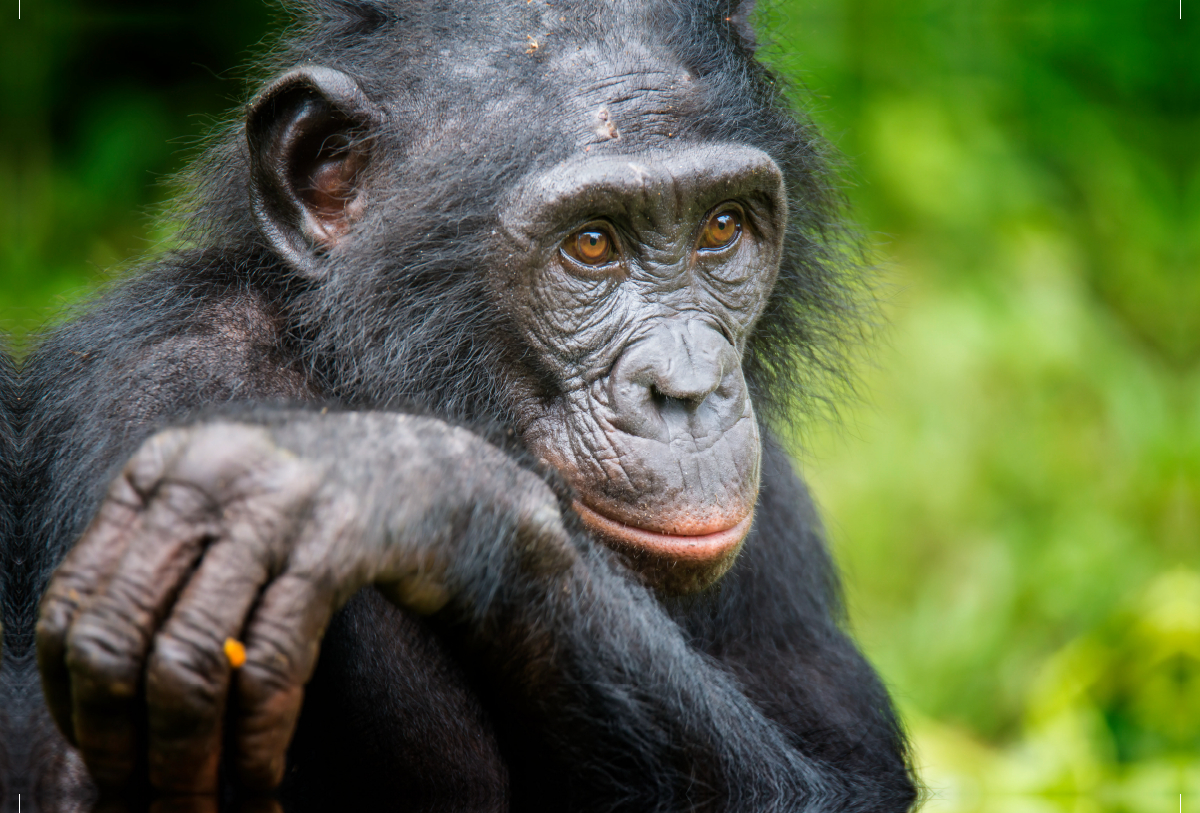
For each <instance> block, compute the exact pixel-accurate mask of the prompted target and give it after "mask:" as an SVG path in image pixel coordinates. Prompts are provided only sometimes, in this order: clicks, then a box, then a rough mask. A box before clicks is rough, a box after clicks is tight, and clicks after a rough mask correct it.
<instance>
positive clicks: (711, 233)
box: [700, 209, 742, 251]
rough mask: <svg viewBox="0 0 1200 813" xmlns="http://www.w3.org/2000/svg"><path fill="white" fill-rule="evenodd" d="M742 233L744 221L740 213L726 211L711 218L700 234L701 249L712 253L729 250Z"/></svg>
mask: <svg viewBox="0 0 1200 813" xmlns="http://www.w3.org/2000/svg"><path fill="white" fill-rule="evenodd" d="M741 233H742V221H741V218H739V217H738V213H737V212H735V211H733V210H731V209H724V210H722V211H720V212H717V213H716V214H714V215H712V216H711V217H709V219H708V222H707V223H705V224H704V231H703V232H701V233H700V248H702V249H707V250H710V251H713V250H717V249H722V248H728V247H729V246H731V245H733V244H734V242H735V241H736V240H737V239H738V235H740V234H741Z"/></svg>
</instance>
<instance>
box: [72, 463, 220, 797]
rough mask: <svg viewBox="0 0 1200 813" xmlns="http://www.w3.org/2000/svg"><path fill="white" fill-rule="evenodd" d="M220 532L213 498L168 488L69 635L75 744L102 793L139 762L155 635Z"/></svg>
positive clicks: (170, 485) (175, 485) (122, 781)
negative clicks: (142, 689)
mask: <svg viewBox="0 0 1200 813" xmlns="http://www.w3.org/2000/svg"><path fill="white" fill-rule="evenodd" d="M218 532H219V527H218V525H217V523H216V516H215V512H214V510H213V506H212V503H211V501H210V500H209V498H208V496H207V495H205V494H204V493H202V492H201V491H199V490H197V489H196V488H194V487H192V486H189V485H183V484H178V483H174V482H167V483H164V484H163V485H162V486H161V487H160V488H159V490H158V492H157V493H156V494H155V495H154V499H153V501H152V502H151V503H150V506H149V507H148V508H147V509H146V510H145V512H144V513H143V514H142V515H141V516H140V517H139V518H138V519H137V520H136V521H135V522H134V523H133V525H132V526H131V528H130V534H131V539H130V541H129V542H128V544H127V546H126V549H125V552H124V554H123V555H122V557H121V561H120V562H119V563H118V565H117V568H116V570H115V572H114V573H113V575H112V577H111V579H110V580H109V582H108V584H107V585H106V587H105V589H104V591H103V592H102V593H100V594H99V595H97V596H96V597H95V598H94V599H93V600H92V601H91V602H90V603H89V604H88V605H87V606H86V607H85V608H84V609H83V610H82V611H81V612H80V613H79V616H78V618H77V619H76V621H75V623H74V624H73V625H72V626H71V629H70V631H69V633H68V635H67V642H66V648H67V651H66V658H65V660H66V665H67V669H68V670H69V671H70V675H71V710H72V714H71V716H72V718H73V724H74V730H75V742H76V745H77V746H78V747H79V750H80V752H81V754H82V755H83V759H84V762H86V763H87V766H88V770H89V771H90V772H91V774H92V777H93V778H94V779H95V780H96V783H97V784H99V785H100V786H101V787H102V788H104V787H120V786H122V785H124V784H125V782H126V781H127V780H128V779H129V776H130V774H131V773H132V771H133V769H134V766H135V764H136V757H137V736H136V735H137V727H136V722H135V721H136V720H137V718H138V715H137V711H138V703H137V699H138V698H137V692H138V688H139V685H140V684H141V677H142V666H143V664H144V663H145V659H146V653H147V651H148V649H149V646H150V640H151V636H152V635H153V633H154V631H155V629H156V628H157V626H158V624H159V621H160V620H161V619H162V618H163V616H165V615H166V611H167V609H168V607H169V605H170V602H171V600H172V598H173V597H174V595H175V592H176V591H177V590H178V589H179V586H180V583H181V582H182V581H183V579H184V578H185V577H186V576H187V574H188V572H189V571H190V570H191V568H192V566H193V565H194V563H195V561H196V559H197V558H198V557H199V556H200V553H201V550H202V548H203V545H204V543H205V541H206V540H207V539H209V538H212V537H215V536H216V535H217V533H218Z"/></svg>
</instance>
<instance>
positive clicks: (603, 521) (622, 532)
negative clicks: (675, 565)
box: [574, 500, 754, 564]
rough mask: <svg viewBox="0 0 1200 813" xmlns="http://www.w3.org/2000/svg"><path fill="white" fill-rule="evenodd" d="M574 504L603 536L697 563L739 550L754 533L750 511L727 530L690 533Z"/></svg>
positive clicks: (583, 517)
mask: <svg viewBox="0 0 1200 813" xmlns="http://www.w3.org/2000/svg"><path fill="white" fill-rule="evenodd" d="M574 508H575V511H576V512H577V513H578V514H579V518H580V519H582V520H583V522H584V524H585V525H587V526H588V527H589V528H591V529H592V530H593V531H595V532H596V533H598V534H600V535H601V536H603V537H606V538H609V539H612V540H613V541H616V542H619V543H622V544H624V545H629V546H632V547H636V548H641V549H643V550H647V551H651V552H653V553H655V554H657V555H659V556H666V557H670V558H672V559H675V560H677V561H686V562H694V563H696V564H700V563H704V562H711V561H714V560H717V559H720V558H722V557H724V556H726V555H728V554H729V553H730V552H732V551H733V550H735V549H736V548H737V546H738V545H739V544H741V542H742V540H743V539H745V538H746V534H748V533H750V525H751V523H752V522H753V521H754V512H753V511H750V512H749V513H748V514H746V516H745V517H744V518H742V519H741V520H739V521H738V522H737V523H736V524H734V525H731V526H730V527H728V528H725V529H724V530H720V531H715V532H713V533H707V534H698V535H696V536H689V535H683V534H664V533H659V532H658V531H647V530H646V529H645V528H638V527H636V526H633V525H626V524H625V523H624V522H619V521H617V520H615V519H610V518H608V517H606V516H604V515H603V514H599V513H597V512H596V511H594V510H592V509H591V508H588V507H587V506H586V505H584V504H583V503H581V502H580V501H579V500H575V505H574Z"/></svg>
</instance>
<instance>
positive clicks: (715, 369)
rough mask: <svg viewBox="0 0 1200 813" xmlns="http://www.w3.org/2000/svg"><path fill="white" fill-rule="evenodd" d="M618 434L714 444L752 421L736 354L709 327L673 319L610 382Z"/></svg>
mask: <svg viewBox="0 0 1200 813" xmlns="http://www.w3.org/2000/svg"><path fill="white" fill-rule="evenodd" d="M610 388H611V389H610V392H611V394H612V406H613V411H614V413H615V415H614V419H613V425H614V426H616V428H618V429H620V430H622V431H624V432H628V433H629V434H632V435H638V436H640V437H644V438H651V439H654V440H660V441H662V442H664V443H668V442H670V441H672V440H676V439H691V440H694V441H696V442H698V443H700V444H701V445H704V442H705V440H706V439H707V440H708V442H710V443H711V442H713V441H715V440H716V439H717V438H719V437H720V436H721V434H722V433H724V432H725V431H726V430H728V429H729V428H730V427H731V426H733V424H735V423H736V422H737V421H738V420H741V419H742V418H745V417H748V416H750V415H751V414H752V413H751V412H750V405H749V399H748V398H747V397H746V382H745V380H744V379H743V378H742V370H741V365H740V364H739V363H738V353H737V351H736V350H735V349H734V347H733V345H731V344H730V343H729V340H728V339H726V338H725V336H724V335H722V334H721V333H720V332H719V331H718V330H717V329H716V328H714V327H713V326H712V325H710V324H707V323H705V322H702V321H700V320H698V319H682V318H681V319H672V320H670V321H667V322H663V323H662V324H661V325H660V326H659V327H657V328H656V329H655V330H654V331H653V332H651V333H650V334H649V335H647V336H645V337H643V338H642V339H640V340H638V341H636V342H635V343H633V344H631V345H630V346H629V347H628V348H626V349H625V352H623V353H622V354H621V357H620V358H619V359H618V360H617V363H616V365H615V366H614V367H613V372H612V376H611V378H610Z"/></svg>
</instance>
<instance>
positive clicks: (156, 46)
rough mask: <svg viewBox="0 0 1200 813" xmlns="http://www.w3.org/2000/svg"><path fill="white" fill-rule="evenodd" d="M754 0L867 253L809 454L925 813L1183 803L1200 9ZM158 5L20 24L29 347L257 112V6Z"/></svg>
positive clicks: (11, 99)
mask: <svg viewBox="0 0 1200 813" xmlns="http://www.w3.org/2000/svg"><path fill="white" fill-rule="evenodd" d="M759 5H760V8H759V11H758V14H759V17H760V21H761V22H762V23H763V24H765V26H766V28H767V30H768V31H769V38H770V42H769V43H768V44H767V45H766V47H765V49H764V54H765V55H766V57H767V58H768V59H769V60H770V61H771V62H772V64H774V65H775V66H776V68H777V69H778V71H779V72H780V73H781V74H782V75H784V76H786V77H788V78H789V79H790V80H791V81H793V82H794V83H796V84H797V85H801V86H803V87H804V92H802V93H799V92H798V98H803V99H805V102H804V104H805V105H806V107H807V108H808V109H809V110H810V112H811V113H812V114H813V115H814V116H815V117H816V119H817V120H818V121H819V122H820V123H821V124H822V126H823V128H824V129H825V131H826V132H827V133H828V134H830V136H831V138H832V140H833V141H834V142H835V144H836V146H837V148H838V149H839V150H840V151H841V153H842V154H843V155H844V156H845V157H846V159H847V160H846V164H847V169H846V178H847V182H848V186H847V189H846V192H847V195H848V197H849V198H850V200H851V202H852V204H853V207H854V212H855V215H856V217H857V218H858V219H859V221H860V223H861V224H862V226H863V228H864V231H865V232H866V233H867V235H868V237H869V239H870V240H871V241H872V243H873V245H874V246H875V249H876V253H877V255H878V256H879V257H880V259H881V266H882V269H883V279H884V284H883V286H882V288H881V290H882V292H883V294H884V299H885V302H884V308H883V309H884V311H885V315H886V317H887V319H888V321H889V322H890V326H889V327H888V328H887V329H886V331H884V337H883V338H884V341H883V342H882V343H881V344H880V345H879V346H878V347H876V348H875V350H874V352H873V354H872V355H870V356H869V357H868V356H864V359H863V365H862V380H863V384H864V386H863V394H864V398H863V399H862V401H861V402H860V403H856V404H852V405H850V406H849V408H848V409H847V410H846V411H845V413H844V416H843V420H842V421H841V422H839V423H836V424H832V425H829V424H819V425H817V424H814V425H811V426H810V428H809V430H808V431H807V433H806V434H805V435H804V436H803V437H802V438H800V440H799V442H800V444H801V445H802V446H803V448H804V452H803V455H802V463H803V465H804V468H805V469H806V471H807V473H808V477H809V479H810V480H811V481H812V483H813V485H814V489H815V491H816V493H817V495H818V498H819V499H820V501H821V502H822V504H823V507H824V509H825V515H826V517H827V518H828V522H829V525H830V532H831V537H832V539H833V541H834V544H835V546H836V548H837V554H838V557H839V560H840V562H841V563H842V566H843V568H844V570H845V572H846V576H847V588H848V599H849V604H850V608H851V617H852V620H853V624H854V627H855V631H856V633H857V635H858V636H859V638H860V640H861V641H862V642H863V645H864V647H865V648H866V650H867V652H868V654H869V655H870V656H871V658H872V659H873V660H874V661H875V663H876V664H877V665H878V666H879V668H880V670H881V672H882V673H883V675H884V678H885V680H886V681H887V682H888V683H889V685H890V686H891V688H892V690H893V691H894V693H895V695H896V697H897V699H898V702H899V703H900V705H901V707H902V709H903V710H904V713H905V715H906V718H907V720H908V723H909V725H910V727H911V729H912V731H913V733H914V737H915V742H916V759H917V762H918V764H920V765H921V766H922V768H923V776H924V779H925V781H926V783H927V784H928V785H929V786H930V788H931V792H932V794H933V796H934V797H935V799H936V801H935V802H934V803H933V804H934V806H938V807H945V808H948V809H954V810H978V811H991V810H999V809H1001V808H1002V809H1004V810H1006V811H1008V810H1016V809H1022V810H1025V809H1027V810H1029V811H1031V813H1032V812H1033V811H1038V812H1039V813H1040V812H1041V811H1051V810H1053V811H1065V810H1070V811H1079V813H1084V811H1088V812H1089V813H1090V811H1096V810H1114V811H1116V810H1137V811H1151V810H1153V811H1170V810H1175V809H1176V807H1177V804H1178V802H1177V794H1184V807H1185V809H1189V807H1188V806H1189V804H1190V805H1191V808H1190V809H1195V806H1196V805H1197V804H1200V273H1197V272H1198V271H1200V159H1198V158H1197V151H1196V144H1197V142H1198V141H1200V61H1198V60H1197V59H1196V57H1195V54H1196V53H1197V52H1200V37H1198V36H1197V34H1198V31H1197V29H1198V26H1197V23H1196V22H1195V19H1194V17H1195V15H1196V14H1200V8H1196V9H1192V10H1190V9H1189V8H1188V3H1186V2H1185V4H1184V8H1183V15H1184V19H1183V20H1179V19H1177V14H1178V10H1177V9H1176V7H1175V6H1173V5H1171V4H1169V3H1160V4H1158V5H1157V6H1155V7H1150V6H1136V5H1135V6H1130V5H1128V4H1121V3H1117V2H1115V0H1099V1H1098V2H1097V1H1095V0H1093V1H1092V2H1086V3H1085V2H1082V0H1069V1H1068V2H1062V1H1061V0H1060V1H1059V2H1055V3H1050V2H1047V0H1033V2H1029V0H1024V1H1023V2H1018V1H1017V0H976V1H975V2H971V3H950V2H946V0H907V2H900V0H797V1H796V2H792V1H791V0H776V2H762V0H760V4H759ZM166 8H167V7H163V6H160V5H153V4H150V3H147V2H144V0H137V1H135V0H126V1H125V2H110V3H106V4H104V5H103V6H101V5H98V4H91V5H87V4H82V3H78V2H70V1H69V0H64V2H58V3H55V4H53V5H49V4H41V3H38V2H36V0H31V2H27V3H24V4H23V18H24V19H22V20H21V22H20V23H16V22H14V21H13V20H6V21H5V22H4V23H3V29H2V30H0V90H2V93H3V96H2V97H3V98H4V100H5V104H4V105H3V106H0V139H2V140H3V147H4V149H2V150H0V275H2V277H0V278H2V280H3V283H4V284H3V287H2V288H0V327H3V329H4V330H6V331H7V332H8V333H9V334H10V335H11V336H12V337H13V340H14V341H15V342H16V343H17V344H18V346H19V345H20V343H21V341H22V339H23V337H24V336H26V335H27V334H28V332H29V331H30V330H31V329H34V328H36V327H37V326H38V325H40V324H42V323H43V322H44V321H45V320H46V319H47V318H49V317H50V315H51V314H53V313H54V312H55V310H56V309H58V308H59V307H60V306H61V304H62V303H63V302H66V301H69V300H71V299H73V298H75V297H77V296H80V295H81V294H83V293H85V292H86V291H87V290H89V289H90V288H91V287H93V286H94V285H95V284H96V283H98V282H99V281H101V280H102V279H104V278H105V276H106V275H107V274H108V273H109V269H111V268H113V267H114V265H116V264H118V263H120V262H122V261H124V260H126V259H128V258H129V257H131V256H134V255H136V254H139V253H143V252H146V251H148V250H151V249H152V246H153V245H154V243H155V242H156V241H157V240H159V239H161V238H162V237H164V236H165V235H163V234H161V233H158V232H156V231H155V230H154V227H153V226H152V224H151V221H150V219H149V218H148V217H147V216H146V213H147V212H148V211H149V210H150V208H151V207H153V206H154V205H155V204H157V203H159V202H160V201H161V200H162V199H163V198H164V196H165V195H166V191H167V190H166V188H165V187H164V186H162V185H159V184H157V183H156V181H157V180H158V179H160V178H161V177H163V176H164V175H166V174H167V173H169V172H171V171H174V170H175V169H178V168H179V167H180V166H181V165H182V163H183V161H184V160H185V159H186V154H187V149H186V148H187V147H188V146H189V145H191V144H192V143H194V141H195V139H197V138H198V137H199V136H200V135H202V134H203V132H204V131H205V127H206V122H208V121H210V120H211V117H213V116H216V115H220V114H221V113H222V112H223V111H225V110H227V109H228V108H230V107H232V106H234V105H235V104H237V103H239V102H240V101H242V100H243V99H244V93H245V88H244V87H243V86H242V83H241V82H240V81H238V79H237V78H236V77H237V73H236V70H237V69H238V67H239V66H240V65H241V64H242V63H243V62H244V60H245V58H246V56H247V53H248V49H250V48H252V47H253V46H254V45H255V43H257V42H258V41H259V39H260V38H261V37H262V36H263V34H264V32H265V31H266V30H267V29H268V26H269V23H270V15H269V13H268V10H267V9H265V8H263V7H261V6H259V5H258V4H256V3H238V4H235V3H234V2H232V0H214V2H212V3H209V4H206V5H205V7H204V10H203V12H193V11H177V10H164V9H166ZM193 116H195V117H197V118H189V117H193Z"/></svg>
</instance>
